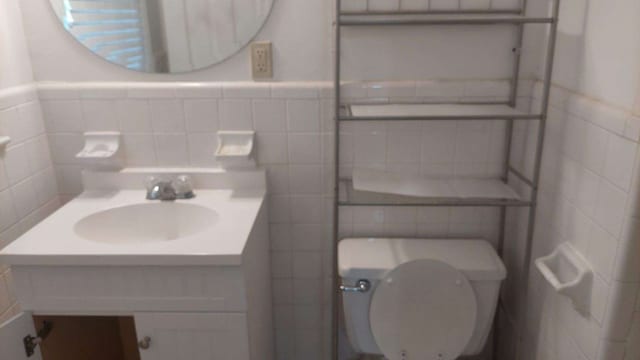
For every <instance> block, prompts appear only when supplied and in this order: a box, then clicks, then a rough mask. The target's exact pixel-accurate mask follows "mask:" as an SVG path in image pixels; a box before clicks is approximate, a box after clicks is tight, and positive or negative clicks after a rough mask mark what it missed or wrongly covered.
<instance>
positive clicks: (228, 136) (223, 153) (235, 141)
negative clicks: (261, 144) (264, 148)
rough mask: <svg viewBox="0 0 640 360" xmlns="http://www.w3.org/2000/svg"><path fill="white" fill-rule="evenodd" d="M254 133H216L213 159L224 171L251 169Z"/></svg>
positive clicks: (253, 162) (252, 165)
mask: <svg viewBox="0 0 640 360" xmlns="http://www.w3.org/2000/svg"><path fill="white" fill-rule="evenodd" d="M254 138H255V132H254V131H218V148H217V149H216V153H215V157H216V160H217V161H218V162H219V163H220V166H222V167H223V168H225V169H239V168H240V169H241V168H253V167H255V166H256V161H255V158H254V143H255V141H254Z"/></svg>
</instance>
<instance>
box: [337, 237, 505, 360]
mask: <svg viewBox="0 0 640 360" xmlns="http://www.w3.org/2000/svg"><path fill="white" fill-rule="evenodd" d="M420 259H431V260H439V261H442V262H444V263H447V264H449V265H450V266H452V267H454V268H456V269H457V270H458V271H460V272H461V273H462V274H463V275H464V276H465V277H466V278H467V280H469V283H470V284H471V287H472V288H473V291H474V293H475V296H476V303H477V309H478V313H477V319H476V325H475V329H474V332H473V336H472V337H471V340H470V341H469V344H468V345H467V347H466V348H465V351H464V353H463V355H476V354H478V353H479V352H480V351H481V350H482V348H483V347H484V345H485V343H486V341H487V337H488V335H489V332H490V330H491V324H492V322H493V318H494V314H495V310H496V306H497V303H498V295H499V292H500V284H501V282H502V280H504V278H505V277H506V270H505V267H504V264H503V263H502V261H501V260H500V258H499V257H498V254H497V253H496V252H495V250H494V249H493V247H492V246H491V244H489V243H488V242H487V241H485V240H482V239H388V238H355V239H344V240H342V241H340V244H339V245H338V271H339V274H340V277H341V278H342V284H344V285H354V284H355V283H356V282H357V281H358V280H361V279H366V280H369V281H370V282H371V285H372V286H371V290H369V291H368V292H366V293H343V305H344V316H345V326H346V330H347V335H348V337H349V341H350V342H351V345H352V346H353V348H354V349H355V350H356V351H358V352H360V353H368V354H380V350H379V349H378V346H377V344H376V342H375V339H374V338H373V334H372V333H371V327H370V324H369V307H370V304H371V296H372V295H373V293H374V291H375V288H376V286H377V285H378V282H379V280H380V279H382V278H384V277H385V275H386V274H387V273H388V272H389V271H391V270H393V269H394V268H396V267H397V266H398V265H401V264H404V263H406V262H409V261H413V260H420Z"/></svg>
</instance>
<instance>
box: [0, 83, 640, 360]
mask: <svg viewBox="0 0 640 360" xmlns="http://www.w3.org/2000/svg"><path fill="white" fill-rule="evenodd" d="M387 85H390V86H387ZM507 88H508V87H507V84H506V82H501V81H492V82H482V83H476V82H463V81H461V82H442V81H431V82H426V81H425V82H411V81H409V82H402V83H394V84H383V83H365V84H348V85H346V86H345V88H344V93H345V94H346V96H347V97H348V98H349V100H350V101H354V102H360V101H363V98H364V97H365V96H369V95H374V96H376V99H375V101H383V102H385V101H412V100H420V101H442V100H465V99H470V98H473V99H476V100H477V99H478V96H480V95H481V94H483V95H484V94H487V92H489V94H490V96H491V97H490V98H486V99H493V100H504V98H505V96H506V91H505V89H507ZM438 89H442V91H438ZM40 98H41V101H42V105H43V106H42V112H43V114H44V118H45V123H46V128H47V131H48V136H49V141H48V143H49V146H50V148H51V159H52V161H53V163H54V164H55V171H54V170H53V168H51V166H50V165H49V166H47V164H49V161H50V160H48V157H47V156H42V155H40V156H39V155H38V154H42V151H43V150H42V149H46V147H47V138H46V137H44V136H40V137H39V138H38V137H36V139H37V140H38V141H30V139H31V138H32V137H31V136H30V135H29V134H30V132H29V131H36V132H38V133H39V134H40V133H41V131H42V130H41V129H42V127H40V128H38V127H37V126H34V125H33V123H30V124H31V125H30V126H31V129H32V130H28V129H24V128H22V127H20V128H19V129H16V130H13V131H14V132H15V133H16V134H17V135H15V136H17V137H18V138H24V141H23V142H21V143H15V144H13V145H12V147H11V149H10V150H11V151H8V155H9V156H8V161H7V160H5V161H0V188H2V189H5V188H8V187H10V188H11V191H4V192H2V191H0V206H2V211H3V214H4V213H5V208H9V209H12V211H10V212H9V214H11V215H10V216H8V217H5V216H3V217H2V223H0V226H2V227H3V228H4V227H6V226H10V225H6V224H5V223H11V224H13V223H15V222H17V221H19V215H18V212H21V213H23V214H24V213H28V212H31V213H33V214H44V213H46V212H45V211H44V210H41V209H43V208H38V206H40V205H41V204H43V201H45V199H46V198H47V196H46V195H38V194H39V193H42V194H47V193H48V192H53V193H54V194H55V190H52V189H51V188H48V189H47V188H46V187H45V186H44V185H47V184H51V182H46V181H44V180H45V179H47V178H51V176H52V175H51V174H53V173H55V175H56V178H57V181H58V183H59V189H58V191H59V192H60V194H62V195H63V196H72V195H74V194H77V193H78V192H80V191H81V185H80V183H79V180H78V174H79V171H80V169H81V165H80V164H79V163H78V162H76V160H75V158H74V156H73V155H74V154H75V153H76V152H77V151H78V150H79V149H80V147H81V146H82V138H81V133H82V132H83V131H86V130H89V129H103V128H104V129H106V128H109V129H114V130H120V131H121V132H123V134H124V135H123V136H124V137H123V139H124V146H125V154H126V161H127V164H128V165H132V166H151V165H183V166H184V165H186V166H190V165H192V166H216V165H217V164H216V162H215V160H214V159H213V156H212V154H213V149H214V148H215V131H216V130H217V129H254V130H256V132H257V144H258V160H259V163H260V164H261V165H262V166H264V167H265V168H266V169H267V171H268V179H269V190H270V199H269V200H270V203H269V204H270V227H271V230H270V231H271V249H272V278H273V288H274V312H275V317H276V321H275V327H276V337H277V351H278V358H279V359H299V358H302V357H304V358H312V359H314V358H318V359H324V358H326V356H327V355H326V354H328V351H329V350H330V349H329V343H330V332H329V319H330V315H331V311H330V310H331V309H330V307H329V302H330V298H329V297H328V295H327V294H330V291H329V286H330V274H331V267H330V266H331V257H330V241H331V226H330V222H331V211H330V209H331V206H330V205H331V196H332V171H333V169H332V165H331V161H332V159H333V157H332V143H333V135H332V131H333V128H334V126H333V121H332V100H331V91H330V85H329V84H328V83H299V84H298V83H284V84H260V85H258V86H256V87H253V86H252V85H249V84H242V83H240V84H198V85H197V86H196V85H194V84H179V83H172V84H156V85H151V84H144V83H134V84H109V85H106V84H75V85H70V84H45V85H43V86H41V88H40ZM552 100H553V101H552V103H553V104H554V106H555V107H554V109H553V111H552V119H551V120H552V121H551V122H550V125H549V133H550V134H549V137H548V142H549V144H548V146H547V148H548V149H549V150H547V151H546V152H545V160H546V161H545V167H544V168H545V172H544V173H543V183H544V185H543V196H542V197H541V204H540V209H541V210H540V211H541V215H540V218H541V219H540V224H542V225H540V228H543V229H542V230H540V231H539V235H538V236H537V239H536V246H535V248H534V250H535V251H536V254H535V255H536V256H537V255H539V254H542V253H547V252H548V251H550V250H551V249H552V248H553V246H554V245H555V244H557V243H558V242H559V241H561V240H566V241H572V242H573V243H574V244H575V245H576V246H577V247H578V248H579V249H581V250H582V251H584V254H585V256H586V257H587V258H588V259H589V260H590V261H591V262H592V263H593V266H594V269H595V270H596V274H597V275H596V278H595V281H594V291H593V295H592V301H591V309H590V315H589V316H586V317H585V316H583V315H581V314H578V313H576V312H575V311H573V310H572V308H571V306H570V305H569V304H568V303H566V302H563V301H562V299H561V298H558V297H557V296H555V295H554V294H552V293H551V292H550V291H548V289H547V288H546V285H545V284H544V282H543V280H541V278H540V277H539V276H538V275H536V273H535V272H533V273H532V282H531V284H532V285H531V286H533V287H534V288H535V289H536V292H535V293H536V294H540V297H539V298H538V297H536V300H535V301H533V303H532V304H531V309H532V310H531V314H530V315H529V319H531V321H530V324H529V329H528V332H529V334H530V335H531V336H529V337H527V343H526V344H525V345H526V347H525V348H526V349H529V348H530V347H534V348H535V349H537V351H534V352H530V353H529V355H530V356H529V357H531V358H539V359H558V360H559V359H565V358H566V357H565V356H573V357H575V358H582V359H588V360H596V359H609V358H606V357H603V356H605V355H606V356H613V355H611V354H617V353H619V352H620V349H621V348H622V349H624V348H625V346H626V347H628V348H629V349H630V350H629V351H637V349H636V350H634V349H635V348H634V347H633V345H632V342H631V341H627V338H628V334H632V335H633V334H637V333H638V330H637V328H638V327H639V326H640V325H638V320H635V322H634V323H632V322H631V319H634V318H635V319H638V316H635V315H633V316H632V314H633V313H634V311H635V312H636V314H637V312H638V305H636V303H635V298H634V301H631V302H630V301H629V299H630V297H631V295H628V296H621V297H617V298H616V297H614V295H615V294H632V293H633V294H635V293H636V292H637V287H638V286H637V281H638V280H640V275H638V274H640V271H638V266H640V265H638V262H637V259H636V258H635V257H631V256H629V255H628V254H629V252H628V251H625V250H628V249H632V247H633V246H634V244H635V246H636V248H637V244H636V242H634V241H633V240H632V237H633V236H634V235H635V234H637V233H639V232H640V227H639V226H638V225H637V224H638V222H639V221H640V220H639V219H638V214H640V211H637V210H636V209H634V208H632V207H631V206H630V205H628V204H627V203H628V198H629V195H630V194H635V193H633V192H634V189H635V188H636V187H637V186H636V185H637V184H638V183H639V182H640V176H639V175H638V174H639V173H640V172H639V171H638V170H637V165H636V167H635V168H634V167H633V166H632V164H627V165H628V166H623V165H624V164H626V163H629V162H632V163H633V162H640V155H638V154H640V151H639V150H638V144H637V142H638V140H639V139H640V137H639V136H638V134H637V133H636V132H635V131H634V130H633V129H635V128H636V127H637V126H636V124H637V123H638V120H637V119H635V118H630V117H623V116H622V117H621V115H620V114H619V113H616V112H614V111H613V110H612V111H611V113H608V112H607V110H608V108H606V107H603V106H601V105H598V107H597V109H593V108H590V107H589V106H590V103H589V102H586V101H584V100H583V99H582V98H580V97H578V96H575V95H572V94H567V93H564V92H562V91H559V90H557V89H554V97H553V99H552ZM35 104H37V102H36V103H35ZM10 110H11V111H9V112H7V113H6V114H5V116H4V117H3V118H2V119H4V118H9V119H15V117H16V114H17V116H18V117H20V116H23V117H28V116H38V110H36V108H34V107H27V106H23V108H22V110H21V111H20V110H18V111H16V109H15V108H12V109H10ZM29 114H30V115H29ZM594 114H596V115H594ZM600 117H606V118H608V119H614V120H611V121H604V120H602V119H600ZM342 126H344V127H343V129H342V130H343V136H342V138H341V146H342V150H343V153H342V162H343V167H342V168H341V172H342V175H343V176H348V175H349V174H350V171H351V169H352V168H353V167H355V166H369V167H377V168H381V169H389V170H394V171H406V172H414V173H422V174H425V175H448V176H451V175H455V176H485V177H495V176H499V175H500V174H502V171H503V169H502V163H501V155H502V150H503V148H504V135H505V126H504V123H502V122H500V121H489V122H486V123H471V122H464V121H459V122H438V121H434V122H426V123H411V122H397V123H393V124H388V123H387V124H382V123H358V124H346V125H342ZM527 126H530V125H527ZM34 129H35V130H34ZM37 129H40V130H37ZM569 129H571V130H569ZM525 130H526V128H525V127H524V124H518V125H517V126H516V134H517V136H516V140H518V139H520V140H527V137H526V136H527V134H526V132H525ZM529 140H530V139H529ZM529 143H530V141H529ZM27 144H29V145H27ZM513 159H514V161H522V162H523V163H525V164H530V163H531V157H530V156H528V155H527V151H526V149H522V150H518V149H516V151H515V152H514V158H513ZM25 161H26V162H27V163H28V164H36V165H28V166H27V167H25V166H23V165H24V163H25ZM30 166H33V167H35V168H41V167H46V168H47V170H46V171H41V173H35V174H33V173H32V172H31V171H32V168H31V167H30ZM7 168H11V169H13V170H12V171H7V170H6V169H7ZM4 173H6V174H4ZM16 186H17V187H16ZM25 186H30V187H32V188H33V189H35V190H34V191H33V192H31V193H32V194H35V195H34V196H31V197H30V198H27V197H24V198H22V199H20V202H19V204H18V205H17V204H16V201H15V200H14V197H15V196H16V194H17V195H20V194H22V191H19V190H20V188H21V187H25ZM25 196H26V195H25ZM635 196H636V198H637V197H638V196H637V195H635ZM44 208H45V209H47V207H44ZM34 209H38V210H34ZM543 210H544V211H543ZM340 215H341V217H340V222H341V236H411V237H444V238H447V237H483V238H486V239H488V240H490V241H493V242H495V241H496V240H497V236H498V224H499V213H498V212H497V211H496V210H495V209H488V208H487V209H482V208H480V209H477V208H469V209H460V208H435V209H429V208H401V209H397V208H384V207H381V208H354V209H348V208H345V209H342V210H341V214H340ZM28 218H29V217H28ZM512 219H513V217H512ZM29 223H35V220H33V219H32V220H30V221H29ZM10 229H11V231H10V232H9V234H11V235H12V236H13V237H15V236H17V235H18V234H19V231H17V230H16V229H15V226H13V227H10ZM543 230H544V231H543ZM542 234H544V238H543V237H542ZM514 243H515V242H514ZM512 245H513V244H512ZM512 247H513V246H512ZM507 252H510V253H511V254H513V256H515V257H516V258H517V257H518V256H521V252H520V251H519V250H518V248H517V246H515V247H513V249H509V248H507ZM518 254H520V255H518ZM506 260H507V265H508V267H509V268H510V279H509V281H508V284H509V286H508V287H507V291H506V293H507V297H506V299H508V300H509V301H512V302H513V303H514V304H515V305H514V307H515V308H516V309H517V308H518V305H517V302H518V301H519V300H518V297H517V291H513V290H511V289H510V288H511V287H513V285H512V284H514V283H515V282H517V276H518V274H519V273H520V270H519V269H518V268H517V266H518V265H517V264H518V262H517V260H514V259H510V258H507V259H506ZM634 261H635V262H634ZM5 277H6V276H5ZM6 281H10V279H9V280H6ZM0 294H2V289H1V287H0ZM514 294H515V295H514ZM1 298H2V297H1V296H0V299H1ZM0 304H1V303H0ZM629 304H631V305H629ZM614 305H615V306H614ZM634 306H635V307H634ZM620 309H624V311H623V310H620ZM558 319H562V321H559V320H558ZM561 329H567V330H568V329H572V330H573V329H577V331H573V332H569V331H566V332H563V331H561ZM608 334H611V335H608ZM614 335H615V336H614ZM629 336H630V335H629ZM514 339H515V337H514ZM534 340H535V341H534ZM627 344H629V345H627ZM514 348H515V346H514ZM621 353H624V351H622V352H621ZM545 356H546V357H545ZM612 359H615V358H612Z"/></svg>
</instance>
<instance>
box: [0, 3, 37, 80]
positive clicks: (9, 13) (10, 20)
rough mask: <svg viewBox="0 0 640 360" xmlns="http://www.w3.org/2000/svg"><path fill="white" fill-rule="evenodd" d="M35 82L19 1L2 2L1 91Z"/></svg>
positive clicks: (0, 43) (0, 20) (0, 24)
mask: <svg viewBox="0 0 640 360" xmlns="http://www.w3.org/2000/svg"><path fill="white" fill-rule="evenodd" d="M31 81H33V74H32V72H31V61H30V60H29V53H28V50H27V43H26V41H25V37H24V31H23V27H22V16H21V13H20V8H19V6H18V2H17V1H11V0H0V89H5V88H9V87H12V86H17V85H23V84H26V83H30V82H31Z"/></svg>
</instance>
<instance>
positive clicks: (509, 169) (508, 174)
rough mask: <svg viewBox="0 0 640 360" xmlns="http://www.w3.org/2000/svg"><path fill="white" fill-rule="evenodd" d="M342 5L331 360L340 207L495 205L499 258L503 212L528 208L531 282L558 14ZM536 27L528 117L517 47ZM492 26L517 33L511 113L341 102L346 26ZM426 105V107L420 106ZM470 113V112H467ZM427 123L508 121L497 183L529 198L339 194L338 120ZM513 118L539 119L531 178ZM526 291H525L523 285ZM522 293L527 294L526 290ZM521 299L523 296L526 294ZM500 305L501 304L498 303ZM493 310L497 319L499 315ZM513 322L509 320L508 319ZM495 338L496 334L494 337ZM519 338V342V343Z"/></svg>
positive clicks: (344, 181) (556, 3)
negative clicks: (534, 96)
mask: <svg viewBox="0 0 640 360" xmlns="http://www.w3.org/2000/svg"><path fill="white" fill-rule="evenodd" d="M342 1H344V0H336V2H335V6H336V8H335V11H336V12H335V13H336V19H335V59H334V60H335V69H334V89H335V108H334V119H335V122H336V130H335V139H334V142H335V153H334V156H335V157H334V164H335V168H334V172H335V174H334V175H335V179H334V181H335V192H334V203H333V211H334V212H333V216H334V218H333V245H332V247H333V254H332V255H333V271H334V272H335V274H334V276H333V284H332V288H333V291H334V294H333V297H332V300H333V304H332V305H333V327H332V329H333V334H332V335H333V338H332V340H333V344H332V345H333V349H332V359H333V360H339V359H338V326H339V323H340V312H339V303H340V300H341V299H340V291H339V286H340V278H339V274H338V273H337V268H338V264H337V261H338V256H337V255H338V253H337V252H338V242H339V240H340V238H339V234H340V231H339V230H340V229H339V211H340V208H341V207H356V206H358V207H360V206H446V207H455V206H465V207H470V206H474V207H498V208H500V215H501V216H500V221H501V223H500V226H501V229H500V239H499V244H498V249H497V251H498V253H499V255H500V256H501V257H502V256H503V244H504V232H505V224H506V214H507V209H508V208H528V210H529V211H528V213H529V214H528V224H527V232H526V244H525V258H524V264H523V265H524V267H523V274H522V276H523V279H525V280H526V279H528V278H529V269H530V264H531V249H532V242H533V233H534V225H535V222H536V207H537V197H538V188H539V182H540V171H541V162H542V151H543V145H544V135H545V127H546V122H547V115H548V105H549V94H550V91H551V79H552V72H553V62H554V56H555V47H556V37H557V31H558V15H559V10H560V0H552V6H551V14H550V16H548V17H529V16H527V15H526V10H525V9H526V8H527V0H521V5H520V8H519V9H516V10H466V11H465V10H460V11H416V12H411V11H384V12H373V11H362V12H343V11H342ZM530 24H534V25H535V24H537V25H546V26H548V27H549V31H548V33H547V44H546V45H547V46H546V59H545V65H544V72H543V74H544V75H543V77H544V78H543V79H542V81H543V91H542V101H541V110H540V113H535V114H529V113H523V112H518V111H516V110H515V106H516V100H517V98H518V85H519V81H520V79H519V76H520V63H521V56H522V55H521V51H520V50H521V48H522V45H523V40H524V28H525V26H526V25H530ZM434 25H438V26H469V25H475V26H493V25H503V26H504V25H512V26H514V29H515V31H516V37H515V39H516V40H515V44H514V45H513V65H512V66H513V68H512V70H511V71H512V72H511V74H512V76H511V86H510V94H509V100H508V101H507V102H504V103H497V104H501V105H503V106H508V107H509V108H510V109H511V110H512V111H510V112H509V111H507V112H504V111H498V112H494V113H487V112H486V111H478V113H469V111H464V112H456V111H451V112H450V113H446V114H443V113H442V112H436V113H435V114H431V113H429V108H428V107H426V108H425V112H424V114H418V115H415V114H410V115H409V114H403V113H398V114H393V113H391V114H384V115H382V116H378V115H354V114H353V113H352V112H351V111H350V109H348V108H345V106H344V105H343V104H342V102H341V88H340V86H341V84H342V79H341V76H342V69H341V47H342V28H344V27H360V26H365V27H380V26H387V27H388V26H434ZM489 104H493V105H495V104H496V103H482V104H476V105H489ZM423 105H424V104H423ZM448 105H450V106H454V110H455V106H459V107H463V106H467V105H469V104H464V103H462V104H448ZM467 110H468V109H467ZM394 120H395V121H398V120H402V121H429V120H477V121H482V120H505V121H506V122H507V131H506V139H505V141H506V145H507V146H506V154H505V155H504V168H505V171H504V174H503V176H502V178H501V179H500V180H501V181H503V182H504V183H505V184H507V183H509V181H510V180H512V179H514V178H515V179H517V180H518V181H520V182H521V183H523V184H525V185H527V186H528V187H529V189H530V192H529V197H528V199H451V198H448V199H447V198H409V197H395V198H393V200H390V199H388V198H385V197H384V196H378V197H375V196H374V197H373V198H366V199H360V198H358V197H352V196H349V192H348V191H347V196H343V195H344V194H343V192H342V191H341V188H344V187H345V186H346V187H347V189H349V186H350V183H351V179H348V178H341V176H340V171H339V170H340V162H339V160H340V128H341V126H340V124H341V123H342V122H353V121H394ZM514 120H531V121H538V122H539V126H538V134H537V140H536V148H535V159H534V164H533V175H532V177H531V178H529V177H527V176H525V175H524V174H523V173H522V172H520V171H519V170H517V169H516V168H515V167H513V166H512V165H511V163H510V157H511V156H510V155H511V148H512V145H513V144H512V138H513V135H514V132H513V122H514ZM525 289H527V287H525ZM525 291H526V290H525ZM524 298H525V299H526V298H527V294H525V297H524ZM499 304H500V306H503V304H502V302H501V301H500V302H499ZM497 313H498V312H496V316H497ZM511 321H513V319H512V320H511ZM497 337H498V335H496V336H494V339H496V338H497ZM519 340H520V339H519Z"/></svg>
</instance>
